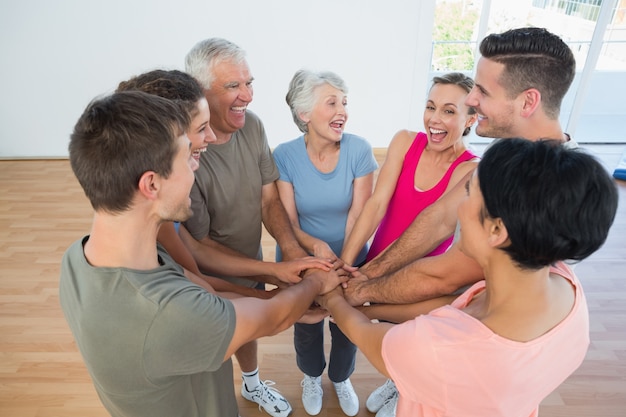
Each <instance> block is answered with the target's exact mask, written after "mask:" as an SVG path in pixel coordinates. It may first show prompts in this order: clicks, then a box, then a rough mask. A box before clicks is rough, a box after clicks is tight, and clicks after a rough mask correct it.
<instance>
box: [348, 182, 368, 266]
mask: <svg viewBox="0 0 626 417" xmlns="http://www.w3.org/2000/svg"><path fill="white" fill-rule="evenodd" d="M373 187H374V173H373V172H370V173H369V174H367V175H364V176H362V177H359V178H355V179H354V185H353V192H352V204H351V205H350V210H349V211H348V219H347V220H346V230H345V234H344V236H350V234H351V233H352V230H354V225H355V224H356V221H357V219H358V218H359V217H360V216H361V213H362V212H363V208H364V206H365V204H366V203H367V201H369V199H370V197H371V196H372V188H373ZM363 244H365V242H363ZM362 247H363V246H361V248H362ZM359 251H360V249H359ZM357 255H358V253H357ZM355 256H356V255H355Z"/></svg>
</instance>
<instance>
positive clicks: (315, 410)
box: [300, 374, 324, 416]
mask: <svg viewBox="0 0 626 417" xmlns="http://www.w3.org/2000/svg"><path fill="white" fill-rule="evenodd" d="M300 385H301V386H302V405H303V406H304V411H306V412H307V414H309V415H311V416H316V415H318V414H319V413H320V411H322V396H323V395H324V391H322V377H321V376H317V377H316V376H308V375H306V374H304V379H303V380H302V382H301V383H300Z"/></svg>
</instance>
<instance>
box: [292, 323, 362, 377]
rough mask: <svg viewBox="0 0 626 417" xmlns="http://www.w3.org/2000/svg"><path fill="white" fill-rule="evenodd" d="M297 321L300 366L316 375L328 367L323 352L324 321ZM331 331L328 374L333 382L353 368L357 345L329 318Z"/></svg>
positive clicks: (295, 326) (348, 375)
mask: <svg viewBox="0 0 626 417" xmlns="http://www.w3.org/2000/svg"><path fill="white" fill-rule="evenodd" d="M325 321H326V320H322V321H320V322H319V323H315V324H301V323H296V324H294V336H293V343H294V346H295V348H296V361H297V364H298V368H300V370H301V371H302V372H304V373H305V374H307V375H309V376H313V377H317V376H320V375H322V372H324V368H326V357H325V355H324V322H325ZM329 328H330V335H331V339H332V341H331V348H330V365H329V366H328V377H329V378H330V380H331V381H332V382H342V381H345V380H346V379H348V378H349V377H350V375H352V372H354V362H355V359H356V346H355V345H354V344H353V343H352V342H350V340H349V339H348V338H347V337H346V335H344V334H343V333H342V332H341V330H339V327H338V326H337V325H336V324H335V323H330V322H329Z"/></svg>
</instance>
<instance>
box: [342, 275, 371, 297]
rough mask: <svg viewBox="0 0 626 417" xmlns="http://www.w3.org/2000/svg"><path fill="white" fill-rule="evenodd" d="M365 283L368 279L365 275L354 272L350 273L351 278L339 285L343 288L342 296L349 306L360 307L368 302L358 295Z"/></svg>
mask: <svg viewBox="0 0 626 417" xmlns="http://www.w3.org/2000/svg"><path fill="white" fill-rule="evenodd" d="M367 281H368V278H367V276H366V275H365V274H362V273H361V272H360V271H356V272H353V273H352V278H350V279H349V280H348V281H346V282H344V283H343V284H341V286H342V287H343V292H344V296H345V297H346V300H347V301H348V303H350V305H351V306H360V305H363V304H364V303H365V302H366V301H368V300H363V299H362V298H361V297H360V295H359V294H360V290H361V287H362V286H363V284H365V283H366V282H367Z"/></svg>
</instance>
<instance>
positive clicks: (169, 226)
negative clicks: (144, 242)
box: [157, 222, 273, 298]
mask: <svg viewBox="0 0 626 417" xmlns="http://www.w3.org/2000/svg"><path fill="white" fill-rule="evenodd" d="M180 228H181V229H184V226H183V225H182V224H181V225H180ZM157 241H158V242H159V243H160V244H161V245H163V247H164V248H165V250H166V251H167V253H169V254H170V256H171V257H172V259H174V261H175V262H176V263H177V264H179V265H181V266H182V267H183V268H185V270H186V271H185V275H186V276H187V277H188V278H189V279H190V280H191V281H192V282H194V283H196V284H198V285H200V286H201V287H203V288H204V289H206V290H207V291H209V292H216V291H217V292H220V293H224V292H229V293H235V294H240V295H243V296H246V297H257V298H270V297H271V296H272V295H273V292H270V291H264V290H259V289H256V288H248V287H244V286H243V285H237V284H233V283H232V282H228V281H226V280H223V279H220V278H216V277H211V276H208V275H204V274H203V273H202V272H200V269H199V268H198V264H197V263H196V261H195V259H194V258H193V256H192V254H191V253H190V252H189V250H188V249H187V247H186V246H185V245H184V244H183V241H182V240H181V239H180V236H179V235H178V233H176V228H175V227H174V223H173V222H166V223H163V224H162V225H161V227H159V233H158V235H157Z"/></svg>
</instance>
